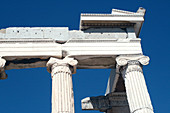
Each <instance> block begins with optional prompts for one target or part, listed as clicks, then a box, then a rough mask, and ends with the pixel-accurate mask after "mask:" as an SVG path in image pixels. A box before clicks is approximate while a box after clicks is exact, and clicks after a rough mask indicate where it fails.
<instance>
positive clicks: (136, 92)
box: [116, 55, 153, 113]
mask: <svg viewBox="0 0 170 113" xmlns="http://www.w3.org/2000/svg"><path fill="white" fill-rule="evenodd" d="M116 61H117V64H118V65H119V66H120V68H119V69H120V72H121V74H122V76H123V78H124V81H125V88H126V94H127V100H128V103H129V108H130V112H131V113H153V107H152V104H151V100H150V96H149V93H148V90H147V87H146V83H145V79H144V76H143V71H142V66H141V65H147V64H148V63H149V57H147V56H143V55H139V56H119V57H117V58H116Z"/></svg>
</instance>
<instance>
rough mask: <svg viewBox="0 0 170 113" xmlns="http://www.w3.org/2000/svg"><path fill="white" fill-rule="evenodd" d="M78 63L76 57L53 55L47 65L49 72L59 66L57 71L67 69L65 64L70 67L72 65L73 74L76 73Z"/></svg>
mask: <svg viewBox="0 0 170 113" xmlns="http://www.w3.org/2000/svg"><path fill="white" fill-rule="evenodd" d="M77 63H78V61H77V60H74V58H68V57H66V58H64V59H58V58H54V57H51V58H50V60H49V61H48V62H47V64H46V66H47V71H48V72H49V73H51V72H52V71H53V70H54V69H55V68H56V67H59V68H58V69H57V70H56V71H60V70H65V69H64V68H63V66H64V67H68V68H69V66H72V67H73V72H72V74H75V73H76V65H77ZM65 71H67V70H65Z"/></svg>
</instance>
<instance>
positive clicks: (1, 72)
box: [0, 57, 7, 80]
mask: <svg viewBox="0 0 170 113" xmlns="http://www.w3.org/2000/svg"><path fill="white" fill-rule="evenodd" d="M5 63H6V60H5V59H3V58H1V57H0V80H3V79H7V74H6V73H5V68H4V67H5Z"/></svg>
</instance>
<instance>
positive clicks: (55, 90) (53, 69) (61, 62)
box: [47, 57, 78, 113]
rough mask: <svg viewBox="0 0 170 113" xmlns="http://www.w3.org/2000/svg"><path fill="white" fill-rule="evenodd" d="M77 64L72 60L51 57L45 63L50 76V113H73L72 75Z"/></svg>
mask: <svg viewBox="0 0 170 113" xmlns="http://www.w3.org/2000/svg"><path fill="white" fill-rule="evenodd" d="M77 63H78V62H77V60H74V59H73V58H64V59H57V58H53V57H52V58H50V60H49V61H48V62H47V70H48V71H49V72H50V73H51V76H52V113H74V94H73V84H72V73H75V71H76V67H75V66H76V65H77ZM70 66H72V67H73V71H72V69H71V68H70Z"/></svg>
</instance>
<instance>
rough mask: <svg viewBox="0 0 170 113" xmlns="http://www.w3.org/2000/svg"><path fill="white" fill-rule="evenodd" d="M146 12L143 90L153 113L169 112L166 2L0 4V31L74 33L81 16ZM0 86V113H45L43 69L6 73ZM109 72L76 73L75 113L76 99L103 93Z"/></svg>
mask: <svg viewBox="0 0 170 113" xmlns="http://www.w3.org/2000/svg"><path fill="white" fill-rule="evenodd" d="M138 7H144V8H145V9H146V10H147V12H146V16H145V22H144V25H143V28H142V30H141V34H140V38H141V39H142V47H143V52H144V54H145V55H148V56H149V57H150V58H151V61H150V64H149V65H148V66H144V74H145V79H146V82H147V87H148V90H149V93H150V96H151V100H152V103H153V107H154V111H155V113H169V112H170V62H169V58H170V36H169V33H170V29H169V27H170V19H169V18H170V10H169V7H170V1H169V0H102V1H100V0H84V1H83V0H0V28H6V27H23V26H28V27H29V26H32V27H36V26H42V27H69V29H70V30H72V29H74V30H78V29H79V19H80V13H83V12H86V13H110V12H111V9H112V8H118V9H123V10H129V11H134V12H136V11H137V9H138ZM6 73H7V74H8V75H9V77H8V79H7V80H3V81H0V90H1V91H0V113H50V112H51V78H50V74H49V73H48V72H47V71H46V68H36V69H22V70H7V71H6ZM109 73H110V70H109V69H105V70H104V69H103V70H97V69H96V70H78V71H77V74H75V75H73V82H74V94H75V107H76V113H94V112H95V111H82V110H81V104H80V101H81V99H83V98H85V97H87V96H98V95H103V94H104V93H105V88H106V84H107V79H108V77H109ZM96 113H97V112H96Z"/></svg>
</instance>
